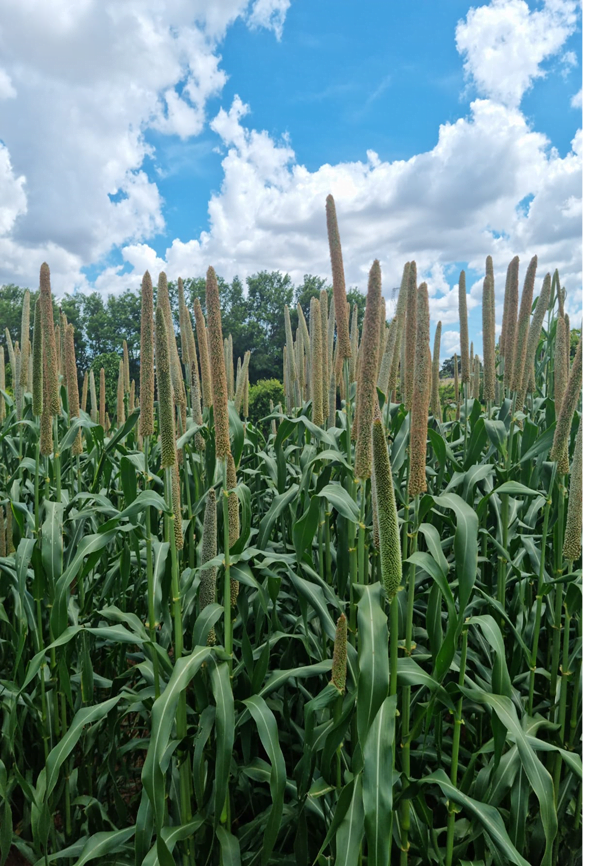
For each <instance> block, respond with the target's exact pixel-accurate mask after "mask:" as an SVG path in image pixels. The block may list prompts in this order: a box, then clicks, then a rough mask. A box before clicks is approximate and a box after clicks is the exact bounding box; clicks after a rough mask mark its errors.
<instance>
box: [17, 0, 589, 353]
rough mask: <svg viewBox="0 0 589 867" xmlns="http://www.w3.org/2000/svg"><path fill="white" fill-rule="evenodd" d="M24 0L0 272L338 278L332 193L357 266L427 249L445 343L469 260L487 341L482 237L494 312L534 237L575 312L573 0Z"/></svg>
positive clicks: (349, 258)
mask: <svg viewBox="0 0 589 867" xmlns="http://www.w3.org/2000/svg"><path fill="white" fill-rule="evenodd" d="M28 5H29V6H31V5H32V6H36V7H37V13H38V14H37V15H36V16H34V17H33V18H31V16H30V15H27V14H26V10H24V8H23V4H22V3H19V2H18V0H6V3H5V4H3V7H2V8H1V9H0V58H2V59H1V60H0V142H2V145H0V193H3V196H2V200H3V202H4V207H2V206H0V251H1V252H2V253H3V256H2V261H3V264H2V265H1V266H0V272H1V273H0V280H4V281H8V280H16V281H17V282H21V283H24V282H28V283H29V284H31V285H33V284H34V282H35V281H36V279H37V278H36V276H35V274H36V273H38V271H37V269H38V264H39V263H40V261H42V259H43V258H46V259H47V261H49V263H50V265H51V267H52V273H53V275H54V283H55V284H56V291H58V292H59V291H60V289H61V291H72V290H74V289H78V290H80V291H89V290H91V289H94V288H96V289H98V290H99V291H104V292H107V291H121V290H122V289H123V288H125V287H126V286H127V285H135V284H136V283H137V282H138V280H139V279H140V275H141V273H142V272H143V270H144V269H145V268H146V267H148V268H150V269H151V270H153V271H155V272H157V271H158V270H159V269H161V268H165V269H166V271H167V272H168V276H169V277H170V278H174V277H175V276H177V275H178V274H181V275H182V276H191V275H192V274H200V273H203V272H204V270H205V269H206V266H207V265H208V264H209V263H212V264H214V265H215V266H216V267H217V269H218V271H219V272H220V273H221V274H224V275H225V276H227V277H231V276H232V275H233V274H234V273H237V274H239V275H240V276H241V277H242V278H243V277H245V276H246V275H247V274H248V273H252V272H253V271H255V270H258V269H259V268H263V267H266V268H268V269H272V270H273V269H279V270H285V271H289V272H291V273H292V274H293V277H294V279H295V281H297V280H300V279H301V278H302V275H303V274H304V273H306V272H310V273H320V274H321V275H322V276H329V261H328V255H327V245H326V239H325V229H324V218H323V208H324V201H325V195H326V194H327V192H333V193H334V195H335V198H336V205H337V207H338V214H339V216H340V227H341V232H342V239H343V244H344V256H345V264H346V271H347V276H348V282H349V283H350V284H357V285H359V286H360V287H361V288H363V287H364V283H365V277H366V274H367V271H368V268H369V265H370V261H371V260H372V258H374V257H379V258H380V259H381V261H382V264H383V276H384V286H385V291H386V288H387V287H388V288H389V289H390V288H391V287H392V286H395V285H398V281H399V277H400V273H401V271H402V267H403V262H404V261H405V260H406V259H408V258H415V259H416V261H417V264H418V271H419V275H420V279H426V280H427V281H428V285H429V286H430V295H431V298H432V321H433V325H434V324H435V321H436V320H437V317H440V318H442V321H443V322H444V329H445V335H446V337H445V340H446V350H447V351H448V352H449V351H452V349H453V340H455V338H454V337H453V336H452V335H456V334H457V325H456V323H457V293H456V285H455V284H456V282H457V278H458V273H459V270H460V268H462V267H465V268H466V269H467V284H468V288H469V293H470V294H469V302H470V308H471V310H472V313H471V316H472V319H473V329H472V331H473V335H472V336H473V338H474V340H475V345H478V344H479V338H478V329H479V327H480V294H481V286H482V279H481V277H482V271H483V269H484V259H485V255H486V254H487V253H492V255H493V257H494V262H495V267H496V274H497V280H496V283H497V289H498V291H497V304H498V308H497V309H498V315H499V313H500V305H501V301H502V280H503V279H504V273H505V268H506V265H507V262H508V261H509V260H510V259H511V257H512V256H513V255H514V254H516V253H517V254H518V255H520V258H521V262H522V264H521V267H522V268H525V267H526V265H527V261H529V258H530V257H531V255H533V254H534V253H538V256H539V260H540V262H539V271H538V274H539V278H538V279H541V277H542V276H543V273H545V270H551V269H552V268H554V267H559V268H560V271H561V274H564V275H565V278H566V280H567V284H568V287H570V296H569V297H570V301H571V312H572V313H573V314H574V315H576V316H580V312H579V311H580V284H581V280H580V275H581V257H580V204H579V203H580V140H581V134H580V132H579V128H580V125H581V112H580V108H579V100H580V97H579V96H578V94H579V93H580V88H581V32H580V6H579V4H578V3H577V2H576V0H537V2H533V0H527V2H525V0H489V2H487V3H476V2H475V3H473V2H465V0H444V2H439V0H416V2H412V3H399V2H396V3H391V2H388V0H386V2H385V0H375V2H373V3H371V4H369V5H366V4H362V5H361V4H359V3H358V2H357V0H339V2H335V0H321V2H320V3H317V2H311V0H292V2H289V0H219V2H218V3H216V4H213V5H211V4H207V3H204V2H202V0H169V2H168V3H167V4H166V9H165V11H164V12H163V13H162V11H161V7H160V5H159V4H158V3H157V2H156V0H124V2H120V3H117V2H115V0H88V3H86V4H84V5H83V6H82V7H75V8H74V7H71V4H69V3H67V2H66V0H51V3H50V4H49V6H47V4H45V5H42V4H41V3H40V0H28ZM49 7H51V8H49ZM162 16H163V17H162ZM35 28H38V30H39V33H35ZM41 34H42V37H43V39H42V44H43V50H42V51H31V46H32V45H33V44H39V43H38V42H36V41H35V40H36V39H38V37H40V36H41ZM17 118H18V124H16V123H15V120H16V119H17ZM39 129H41V130H42V135H39ZM66 131H67V132H66ZM573 139H574V140H575V145H574V146H573V147H572V146H571V142H572V141H573ZM522 278H523V274H522ZM390 313H391V314H392V306H391V309H390ZM432 327H433V326H432Z"/></svg>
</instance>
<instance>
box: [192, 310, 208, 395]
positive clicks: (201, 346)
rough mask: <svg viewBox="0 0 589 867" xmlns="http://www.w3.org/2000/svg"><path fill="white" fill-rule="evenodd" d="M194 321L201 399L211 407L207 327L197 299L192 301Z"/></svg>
mask: <svg viewBox="0 0 589 867" xmlns="http://www.w3.org/2000/svg"><path fill="white" fill-rule="evenodd" d="M194 319H195V321H196V339H197V342H198V357H199V360H200V376H201V380H202V399H203V404H204V406H206V407H208V406H212V405H213V390H212V386H211V365H210V360H209V345H208V338H207V327H206V323H205V318H204V316H203V312H202V308H201V306H200V301H199V300H198V298H195V299H194Z"/></svg>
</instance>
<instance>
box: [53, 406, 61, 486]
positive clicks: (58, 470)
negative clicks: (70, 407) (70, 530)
mask: <svg viewBox="0 0 589 867" xmlns="http://www.w3.org/2000/svg"><path fill="white" fill-rule="evenodd" d="M53 439H54V440H55V446H54V449H55V451H54V452H53V457H54V468H55V499H56V500H57V502H58V503H61V465H60V456H59V417H58V416H57V415H56V416H55V421H54V432H53Z"/></svg>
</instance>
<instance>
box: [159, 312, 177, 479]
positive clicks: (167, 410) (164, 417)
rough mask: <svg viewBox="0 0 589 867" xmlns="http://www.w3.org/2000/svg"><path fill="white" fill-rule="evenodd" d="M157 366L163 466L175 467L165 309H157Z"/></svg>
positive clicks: (170, 378)
mask: <svg viewBox="0 0 589 867" xmlns="http://www.w3.org/2000/svg"><path fill="white" fill-rule="evenodd" d="M155 367H156V371H157V393H158V402H159V422H160V425H159V427H160V437H161V442H162V467H163V468H164V469H165V468H166V467H173V466H174V464H175V463H176V429H175V425H174V400H173V395H172V375H171V372H170V350H169V347H168V329H167V327H166V320H165V317H164V311H163V310H162V308H161V307H159V306H158V307H157V309H156V311H155Z"/></svg>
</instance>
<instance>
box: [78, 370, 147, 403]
mask: <svg viewBox="0 0 589 867" xmlns="http://www.w3.org/2000/svg"><path fill="white" fill-rule="evenodd" d="M133 384H134V383H133ZM87 405H88V371H87V370H85V371H84V379H83V380H82V397H81V399H80V409H81V410H82V411H83V412H86V407H87Z"/></svg>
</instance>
